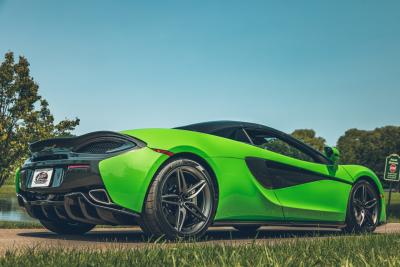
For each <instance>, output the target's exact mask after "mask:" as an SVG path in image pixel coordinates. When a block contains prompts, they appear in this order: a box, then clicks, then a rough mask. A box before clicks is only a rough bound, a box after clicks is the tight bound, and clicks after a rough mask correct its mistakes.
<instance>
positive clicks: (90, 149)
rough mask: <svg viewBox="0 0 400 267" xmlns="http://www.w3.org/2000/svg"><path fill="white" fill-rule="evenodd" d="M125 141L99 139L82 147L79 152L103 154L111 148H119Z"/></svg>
mask: <svg viewBox="0 0 400 267" xmlns="http://www.w3.org/2000/svg"><path fill="white" fill-rule="evenodd" d="M123 144H124V143H123V142H118V141H98V142H93V143H90V144H87V145H85V146H84V147H81V148H80V149H79V150H78V151H77V152H78V153H91V154H103V153H107V152H109V151H111V150H114V149H116V148H119V147H121V146H122V145H123Z"/></svg>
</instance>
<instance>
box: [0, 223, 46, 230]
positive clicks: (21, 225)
mask: <svg viewBox="0 0 400 267" xmlns="http://www.w3.org/2000/svg"><path fill="white" fill-rule="evenodd" d="M29 228H43V226H42V225H41V224H40V223H39V222H9V221H0V229H29Z"/></svg>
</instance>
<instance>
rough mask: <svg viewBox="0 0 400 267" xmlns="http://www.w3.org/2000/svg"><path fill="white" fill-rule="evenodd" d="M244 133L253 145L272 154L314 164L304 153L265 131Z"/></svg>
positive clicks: (247, 131)
mask: <svg viewBox="0 0 400 267" xmlns="http://www.w3.org/2000/svg"><path fill="white" fill-rule="evenodd" d="M246 133H247V134H248V135H249V137H250V139H251V140H252V142H253V144H254V145H256V146H258V147H261V148H264V149H267V150H270V151H272V152H276V153H279V154H282V155H285V156H288V157H292V158H296V159H300V160H304V161H310V162H315V160H314V159H313V158H312V157H311V156H310V155H308V154H306V153H305V152H303V151H301V150H300V149H298V148H296V147H294V146H292V145H291V144H289V143H287V142H286V141H284V140H282V139H280V138H279V137H277V136H274V135H273V134H269V133H267V132H265V131H260V130H251V129H250V130H246Z"/></svg>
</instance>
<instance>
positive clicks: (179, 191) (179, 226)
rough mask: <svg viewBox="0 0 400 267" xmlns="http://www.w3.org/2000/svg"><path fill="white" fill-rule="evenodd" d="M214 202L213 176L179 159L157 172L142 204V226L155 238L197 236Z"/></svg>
mask: <svg viewBox="0 0 400 267" xmlns="http://www.w3.org/2000/svg"><path fill="white" fill-rule="evenodd" d="M216 204H217V198H216V192H215V187H214V182H213V180H212V177H211V176H210V174H209V173H208V172H207V170H206V169H205V168H204V167H203V166H202V165H201V164H200V163H198V162H196V161H193V160H190V159H183V158H178V159H175V160H172V161H171V162H169V163H168V164H166V165H165V166H164V167H163V168H162V169H161V170H160V171H159V172H158V174H157V175H156V177H155V179H154V181H153V183H152V184H151V186H150V190H149V193H148V195H147V198H146V200H145V203H144V208H143V212H142V218H141V224H140V225H141V227H142V230H144V231H145V232H146V233H148V234H151V235H153V236H155V237H158V236H165V237H167V238H168V239H176V238H190V237H200V236H201V235H203V234H204V233H205V231H206V230H207V228H208V226H209V225H210V224H211V223H212V220H213V218H214V214H215V209H216Z"/></svg>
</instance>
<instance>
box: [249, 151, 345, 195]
mask: <svg viewBox="0 0 400 267" xmlns="http://www.w3.org/2000/svg"><path fill="white" fill-rule="evenodd" d="M246 164H247V167H248V168H249V170H250V172H251V173H252V174H253V176H254V177H255V178H256V179H257V181H258V182H260V183H261V184H262V185H263V186H264V187H266V188H268V189H279V188H286V187H290V186H296V185H300V184H305V183H311V182H316V181H320V180H334V181H338V182H341V183H346V184H349V185H352V184H353V183H351V182H349V181H346V180H343V179H340V178H336V177H332V176H328V175H323V174H320V173H315V172H312V171H309V170H306V169H302V168H299V167H294V166H290V165H286V164H282V163H279V162H275V161H271V160H266V159H262V158H255V157H248V158H246Z"/></svg>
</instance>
